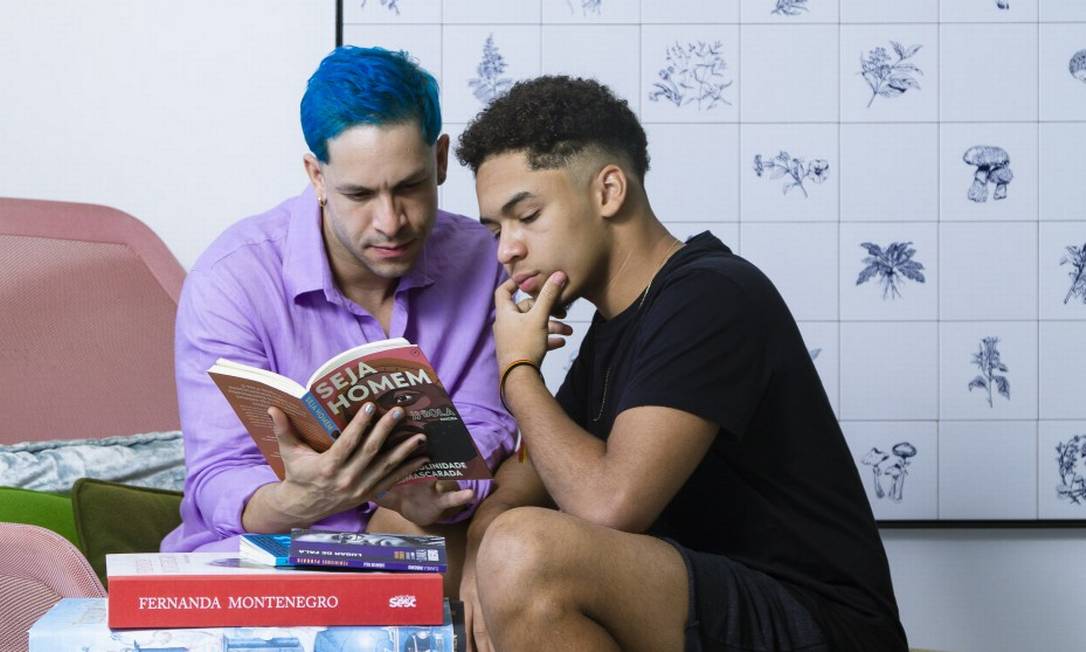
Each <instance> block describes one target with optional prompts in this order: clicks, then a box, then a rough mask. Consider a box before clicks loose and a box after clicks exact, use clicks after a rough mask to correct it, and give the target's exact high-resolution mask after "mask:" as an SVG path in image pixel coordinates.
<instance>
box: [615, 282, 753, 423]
mask: <svg viewBox="0 0 1086 652" xmlns="http://www.w3.org/2000/svg"><path fill="white" fill-rule="evenodd" d="M756 305H757V302H756V301H752V299H751V297H750V296H749V291H747V290H744V288H742V287H741V286H740V285H739V284H737V282H736V281H734V280H732V279H731V278H729V277H727V276H726V275H724V274H721V273H719V272H716V271H709V270H691V271H688V272H679V273H676V274H675V275H674V276H673V277H672V278H670V279H669V281H668V283H667V285H666V286H665V287H663V288H661V292H660V294H659V295H658V296H657V298H656V299H655V301H653V302H652V304H651V305H649V306H647V307H646V310H645V314H643V315H642V316H641V319H640V322H641V323H640V327H639V328H638V333H637V334H636V337H635V339H634V342H633V347H632V350H631V361H630V365H631V367H630V374H629V381H628V382H627V383H626V385H625V388H624V390H623V392H622V396H621V397H620V398H619V400H618V410H617V412H618V413H621V412H622V411H624V410H627V409H629V408H633V407H638V406H644V405H658V406H663V407H670V408H674V409H677V410H682V411H684V412H689V413H691V414H694V415H697V416H699V417H702V418H704V419H707V420H709V421H712V422H713V423H716V424H717V425H719V426H720V427H721V428H722V429H724V430H725V431H727V432H729V433H731V434H732V435H733V436H735V437H740V438H741V437H743V436H744V435H745V434H746V430H747V426H748V425H749V424H750V420H751V417H752V416H753V414H754V411H755V409H756V408H757V405H758V401H759V399H760V397H761V396H762V394H763V392H764V390H765V388H766V385H767V384H768V364H767V363H766V338H767V334H766V329H765V328H764V327H763V326H761V325H760V323H761V315H760V314H759V313H758V312H757V310H756Z"/></svg>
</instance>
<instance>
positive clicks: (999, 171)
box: [962, 145, 1014, 202]
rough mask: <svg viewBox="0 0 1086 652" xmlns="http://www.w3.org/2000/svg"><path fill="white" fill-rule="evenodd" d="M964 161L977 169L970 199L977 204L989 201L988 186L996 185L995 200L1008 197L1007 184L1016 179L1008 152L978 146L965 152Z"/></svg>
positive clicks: (970, 187) (993, 147)
mask: <svg viewBox="0 0 1086 652" xmlns="http://www.w3.org/2000/svg"><path fill="white" fill-rule="evenodd" d="M962 160H963V161H965V162H966V163H968V164H969V165H974V166H976V168H977V171H976V174H974V175H973V185H971V186H969V199H971V200H973V201H975V202H984V201H988V184H989V183H994V184H995V193H994V194H993V195H992V196H993V197H994V198H995V199H1005V198H1006V197H1007V184H1009V183H1010V182H1011V181H1012V180H1013V179H1014V173H1013V172H1011V168H1010V167H1009V166H1010V163H1011V158H1010V156H1008V155H1007V150H1005V149H1003V148H1002V147H996V146H994V145H976V146H974V147H970V148H969V149H967V150H966V151H965V154H964V155H963V156H962Z"/></svg>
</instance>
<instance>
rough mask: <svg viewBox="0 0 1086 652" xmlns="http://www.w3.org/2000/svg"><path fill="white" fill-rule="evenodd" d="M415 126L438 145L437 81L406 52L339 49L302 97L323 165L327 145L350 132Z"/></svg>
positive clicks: (312, 144) (306, 129) (313, 147)
mask: <svg viewBox="0 0 1086 652" xmlns="http://www.w3.org/2000/svg"><path fill="white" fill-rule="evenodd" d="M411 120H414V121H416V122H417V123H418V125H419V129H421V131H422V137H423V139H424V140H425V141H426V143H427V144H429V145H433V144H434V143H435V142H437V137H438V136H439V135H441V102H440V101H439V100H438V97H437V80H436V79H434V76H433V75H431V74H430V73H428V72H426V71H425V70H423V69H422V68H421V67H419V65H418V64H417V63H415V62H414V61H412V60H411V58H410V56H409V55H408V54H407V53H406V52H391V51H389V50H385V49H384V48H376V47H375V48H360V47H355V46H352V45H347V46H343V47H338V48H336V49H335V50H333V51H332V53H331V54H329V55H328V56H327V57H325V58H324V60H323V61H321V64H320V66H318V67H317V71H316V72H315V73H313V76H312V77H310V78H309V83H308V84H307V85H306V91H305V95H304V96H303V97H302V133H304V134H305V142H306V144H307V145H309V149H310V151H312V152H313V155H314V156H316V157H317V159H319V160H320V161H321V162H322V163H327V162H328V141H329V140H331V139H333V138H335V137H336V136H338V135H339V134H340V133H342V132H343V131H344V130H346V129H350V128H351V127H354V126H355V125H388V124H399V123H403V122H408V121H411Z"/></svg>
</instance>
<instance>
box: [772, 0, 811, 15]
mask: <svg viewBox="0 0 1086 652" xmlns="http://www.w3.org/2000/svg"><path fill="white" fill-rule="evenodd" d="M807 9H808V8H807V0H777V6H776V7H775V8H774V9H773V11H772V12H771V13H774V14H778V15H780V16H798V15H800V14H801V13H803V12H805V11H807Z"/></svg>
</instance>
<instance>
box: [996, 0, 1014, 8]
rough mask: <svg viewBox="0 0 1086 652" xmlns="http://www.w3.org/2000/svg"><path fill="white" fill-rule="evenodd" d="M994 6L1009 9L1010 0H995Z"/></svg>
mask: <svg viewBox="0 0 1086 652" xmlns="http://www.w3.org/2000/svg"><path fill="white" fill-rule="evenodd" d="M996 6H997V7H999V8H1000V9H1010V8H1011V3H1010V0H996Z"/></svg>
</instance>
